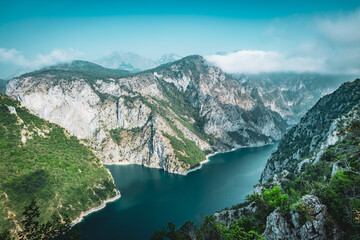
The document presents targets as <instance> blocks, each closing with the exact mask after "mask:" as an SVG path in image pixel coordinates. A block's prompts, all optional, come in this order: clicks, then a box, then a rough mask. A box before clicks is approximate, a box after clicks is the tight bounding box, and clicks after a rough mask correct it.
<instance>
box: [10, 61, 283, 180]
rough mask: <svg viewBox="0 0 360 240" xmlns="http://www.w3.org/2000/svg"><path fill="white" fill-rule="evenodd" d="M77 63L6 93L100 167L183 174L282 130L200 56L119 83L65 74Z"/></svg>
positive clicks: (34, 76)
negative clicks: (80, 145)
mask: <svg viewBox="0 0 360 240" xmlns="http://www.w3.org/2000/svg"><path fill="white" fill-rule="evenodd" d="M77 63H78V62H73V63H72V64H71V65H72V66H71V67H69V66H67V67H63V66H60V67H59V66H55V67H52V68H46V69H42V70H40V71H35V72H32V73H28V74H25V75H23V76H21V77H19V78H14V79H12V80H11V81H10V82H9V83H8V85H7V94H8V95H10V96H12V97H14V98H16V99H18V100H19V101H21V103H22V104H23V105H24V106H26V107H28V108H29V109H30V110H31V111H33V112H34V113H35V114H37V115H38V116H39V117H41V118H44V119H47V120H49V121H51V122H54V123H57V124H59V125H60V126H62V127H64V128H65V129H67V130H68V131H70V132H71V133H72V134H74V135H75V136H77V137H79V138H81V139H83V140H84V141H86V142H87V144H89V146H92V147H94V149H95V150H96V152H97V154H98V156H99V157H100V158H101V159H102V161H103V163H136V164H142V165H145V166H148V167H156V168H162V169H164V170H166V171H169V172H175V173H180V174H185V173H186V172H187V171H188V170H189V169H191V168H194V167H197V166H199V164H200V162H202V161H204V160H205V153H209V152H214V151H226V150H231V149H233V148H236V147H242V146H261V145H264V144H268V143H272V142H273V141H274V140H277V139H280V137H281V135H282V133H284V132H285V130H286V128H287V124H286V122H285V121H284V120H283V119H282V118H281V116H280V115H279V114H278V113H276V112H274V111H271V110H270V109H268V108H266V107H265V106H264V105H263V104H262V103H261V102H259V101H257V99H254V98H252V97H251V96H250V95H249V94H248V93H247V92H246V91H245V89H244V88H243V87H242V86H241V85H240V84H239V82H238V81H237V80H236V79H234V78H232V77H231V76H229V75H227V74H225V73H223V72H222V71H221V69H219V68H217V67H214V66H209V65H208V64H207V63H206V61H205V60H204V59H203V58H202V57H200V56H189V57H186V58H184V59H181V60H179V61H176V62H172V63H168V64H165V65H162V66H160V67H158V68H155V69H152V70H148V71H145V72H141V73H136V74H130V75H123V76H121V74H120V75H118V76H114V75H111V76H110V75H107V74H100V73H98V72H97V71H95V72H96V74H95V73H94V74H92V73H87V74H85V73H84V72H81V71H74V70H71V71H69V68H70V69H73V68H77ZM97 67H99V66H97ZM79 72H80V73H79Z"/></svg>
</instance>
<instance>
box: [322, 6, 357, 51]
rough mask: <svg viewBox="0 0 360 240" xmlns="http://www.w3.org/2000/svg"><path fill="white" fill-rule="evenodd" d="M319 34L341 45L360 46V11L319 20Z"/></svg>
mask: <svg viewBox="0 0 360 240" xmlns="http://www.w3.org/2000/svg"><path fill="white" fill-rule="evenodd" d="M316 22H317V25H316V26H317V28H318V30H319V33H321V34H323V35H324V36H325V37H326V38H328V39H329V40H331V41H333V42H335V43H338V44H339V43H340V44H354V43H355V44H360V9H358V10H356V11H354V12H350V13H348V14H343V13H342V14H338V15H337V16H335V17H328V18H322V19H317V21H316Z"/></svg>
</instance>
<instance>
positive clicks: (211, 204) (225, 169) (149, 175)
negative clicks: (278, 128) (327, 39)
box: [79, 144, 277, 239]
mask: <svg viewBox="0 0 360 240" xmlns="http://www.w3.org/2000/svg"><path fill="white" fill-rule="evenodd" d="M276 146H277V144H274V145H270V146H264V147H259V148H244V149H239V150H236V151H233V152H229V153H222V154H217V155H215V156H212V157H210V162H208V163H206V164H204V165H203V166H202V168H201V169H200V170H197V171H194V172H191V173H189V174H188V175H187V176H182V175H177V174H171V173H167V172H164V171H163V170H159V169H151V168H146V167H143V166H138V165H125V166H124V165H123V166H121V165H118V166H117V165H112V166H107V168H108V169H109V170H110V171H111V174H112V175H113V177H114V179H115V183H116V185H117V187H118V188H119V190H120V192H121V198H120V199H119V200H117V201H115V202H112V203H108V204H107V206H106V208H104V209H102V210H100V211H98V212H95V213H92V214H91V215H89V216H87V217H85V219H84V221H83V222H81V223H80V224H79V226H80V229H81V231H82V233H83V236H86V237H88V238H89V239H149V238H150V237H151V235H152V234H153V232H154V231H155V230H156V229H161V228H162V227H163V226H166V225H167V222H169V221H172V222H173V223H174V224H176V225H177V226H181V225H182V224H183V223H184V222H185V221H186V220H191V221H194V222H195V223H200V222H201V219H202V218H203V216H205V215H210V214H213V213H215V212H216V211H218V210H221V209H223V208H225V207H231V206H232V205H234V204H237V203H240V202H242V201H243V200H244V198H245V196H246V195H247V194H249V193H251V192H252V190H253V188H252V186H253V185H255V184H256V183H257V182H258V180H259V177H260V175H261V172H262V170H263V169H264V166H265V164H266V161H267V159H268V158H269V157H270V154H271V152H272V151H273V150H275V149H276Z"/></svg>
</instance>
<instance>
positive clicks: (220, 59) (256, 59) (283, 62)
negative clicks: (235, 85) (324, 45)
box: [205, 50, 324, 73]
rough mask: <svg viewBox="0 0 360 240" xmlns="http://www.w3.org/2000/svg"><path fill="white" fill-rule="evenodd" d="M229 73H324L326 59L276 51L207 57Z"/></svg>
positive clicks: (240, 52)
mask: <svg viewBox="0 0 360 240" xmlns="http://www.w3.org/2000/svg"><path fill="white" fill-rule="evenodd" d="M205 59H206V60H207V61H209V62H210V63H213V64H215V65H216V66H219V67H220V68H221V69H223V70H224V71H225V72H228V73H260V72H322V71H323V70H324V69H323V64H324V59H321V58H320V59H313V58H310V57H302V56H287V55H285V54H282V53H280V52H276V51H261V50H241V51H237V52H232V53H228V54H226V55H211V56H207V57H205Z"/></svg>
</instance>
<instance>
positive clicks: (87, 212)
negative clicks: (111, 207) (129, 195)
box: [70, 189, 121, 227]
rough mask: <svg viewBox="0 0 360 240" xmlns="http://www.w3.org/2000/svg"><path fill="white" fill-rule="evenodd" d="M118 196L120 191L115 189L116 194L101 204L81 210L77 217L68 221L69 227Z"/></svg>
mask: <svg viewBox="0 0 360 240" xmlns="http://www.w3.org/2000/svg"><path fill="white" fill-rule="evenodd" d="M120 197H121V194H120V191H119V190H118V189H116V196H114V197H111V198H108V199H106V200H105V201H104V202H102V204H101V205H99V206H97V207H94V208H91V209H89V210H87V211H85V212H81V213H80V216H79V217H77V218H76V219H75V220H74V221H72V222H71V223H70V226H71V227H73V226H75V225H76V224H78V223H80V222H81V221H82V220H83V219H84V217H86V216H88V215H90V214H91V213H93V212H97V211H99V210H101V209H103V208H105V207H106V204H107V203H109V202H114V201H116V200H118V199H119V198H120Z"/></svg>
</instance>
